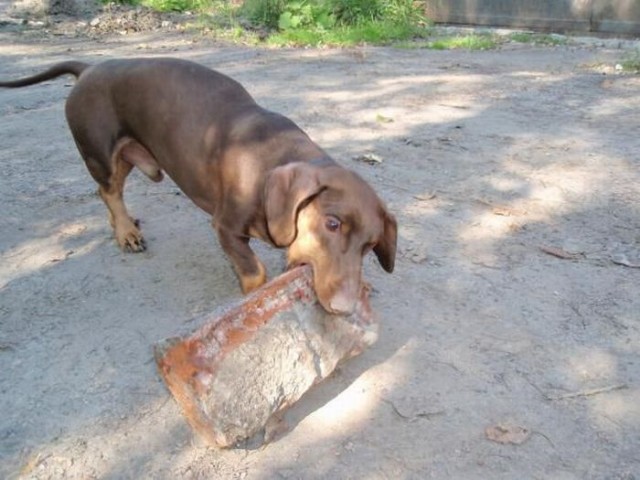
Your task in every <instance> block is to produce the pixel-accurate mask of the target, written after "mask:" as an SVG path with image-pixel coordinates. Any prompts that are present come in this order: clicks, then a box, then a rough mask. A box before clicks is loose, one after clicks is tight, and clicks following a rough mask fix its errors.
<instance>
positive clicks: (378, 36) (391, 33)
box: [267, 20, 428, 47]
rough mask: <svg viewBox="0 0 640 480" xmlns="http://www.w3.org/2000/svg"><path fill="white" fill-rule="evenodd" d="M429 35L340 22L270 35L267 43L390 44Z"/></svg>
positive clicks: (417, 30) (385, 25)
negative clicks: (328, 26)
mask: <svg viewBox="0 0 640 480" xmlns="http://www.w3.org/2000/svg"><path fill="white" fill-rule="evenodd" d="M426 35H428V31H427V30H426V29H424V28H420V27H413V26H410V25H402V24H395V23H393V22H388V21H376V20H372V21H369V22H365V23H360V24H358V25H338V26H336V27H333V28H330V29H324V28H321V27H316V28H306V29H291V30H283V31H279V32H274V33H272V34H271V35H270V36H269V37H268V38H267V43H268V44H269V45H271V46H277V47H285V46H288V47H290V46H312V47H320V46H332V47H336V46H337V47H344V46H352V45H359V44H372V45H386V44H389V43H392V42H394V41H398V40H406V39H408V38H420V37H424V36H426Z"/></svg>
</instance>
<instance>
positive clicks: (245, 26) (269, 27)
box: [104, 0, 429, 47]
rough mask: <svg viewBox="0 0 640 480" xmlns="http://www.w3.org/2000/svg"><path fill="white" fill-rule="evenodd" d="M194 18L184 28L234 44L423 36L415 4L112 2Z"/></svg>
mask: <svg viewBox="0 0 640 480" xmlns="http://www.w3.org/2000/svg"><path fill="white" fill-rule="evenodd" d="M104 1H107V0H104ZM116 1H119V2H121V3H127V4H137V5H143V6H146V7H148V8H151V9H154V10H158V11H162V12H168V11H176V12H184V11H191V12H194V13H196V14H198V16H197V17H196V20H195V21H193V22H192V23H191V24H190V25H189V26H188V27H189V28H190V29H191V30H195V31H200V32H201V33H203V34H204V35H207V36H213V37H215V38H218V39H224V40H229V41H232V42H236V43H249V44H257V43H260V42H264V43H265V44H267V45H270V46H276V47H282V46H350V45H357V44H373V45H386V44H390V43H392V42H396V41H400V40H405V41H409V40H413V39H418V38H425V37H426V36H428V33H429V30H428V28H427V26H426V25H427V21H426V19H425V18H424V17H423V15H422V10H421V2H418V1H415V0H245V1H244V2H238V1H231V0H116Z"/></svg>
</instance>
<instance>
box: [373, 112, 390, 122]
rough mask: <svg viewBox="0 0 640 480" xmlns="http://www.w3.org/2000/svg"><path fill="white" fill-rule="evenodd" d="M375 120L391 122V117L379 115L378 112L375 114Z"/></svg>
mask: <svg viewBox="0 0 640 480" xmlns="http://www.w3.org/2000/svg"><path fill="white" fill-rule="evenodd" d="M376 122H378V123H392V122H393V118H391V117H385V116H384V115H381V114H379V113H378V114H377V115H376Z"/></svg>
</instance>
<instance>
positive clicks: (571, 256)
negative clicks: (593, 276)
mask: <svg viewBox="0 0 640 480" xmlns="http://www.w3.org/2000/svg"><path fill="white" fill-rule="evenodd" d="M540 250H541V251H543V252H544V253H546V254H547V255H552V256H554V257H557V258H561V259H562V260H576V259H578V258H581V257H583V255H582V254H580V253H569V252H566V251H565V250H562V249H561V248H556V247H547V246H544V245H543V246H541V247H540Z"/></svg>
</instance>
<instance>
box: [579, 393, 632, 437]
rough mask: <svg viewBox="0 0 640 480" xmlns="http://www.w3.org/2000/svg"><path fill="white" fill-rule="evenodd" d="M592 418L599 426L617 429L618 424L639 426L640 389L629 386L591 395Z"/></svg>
mask: <svg viewBox="0 0 640 480" xmlns="http://www.w3.org/2000/svg"><path fill="white" fill-rule="evenodd" d="M591 414H592V420H593V422H594V423H596V424H597V425H598V426H599V427H600V428H603V429H606V430H614V431H617V430H618V429H619V427H620V425H622V424H624V425H627V426H629V425H635V426H637V427H640V389H638V388H630V389H621V390H616V391H612V392H606V393H602V394H600V395H596V396H593V397H592V407H591Z"/></svg>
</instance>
